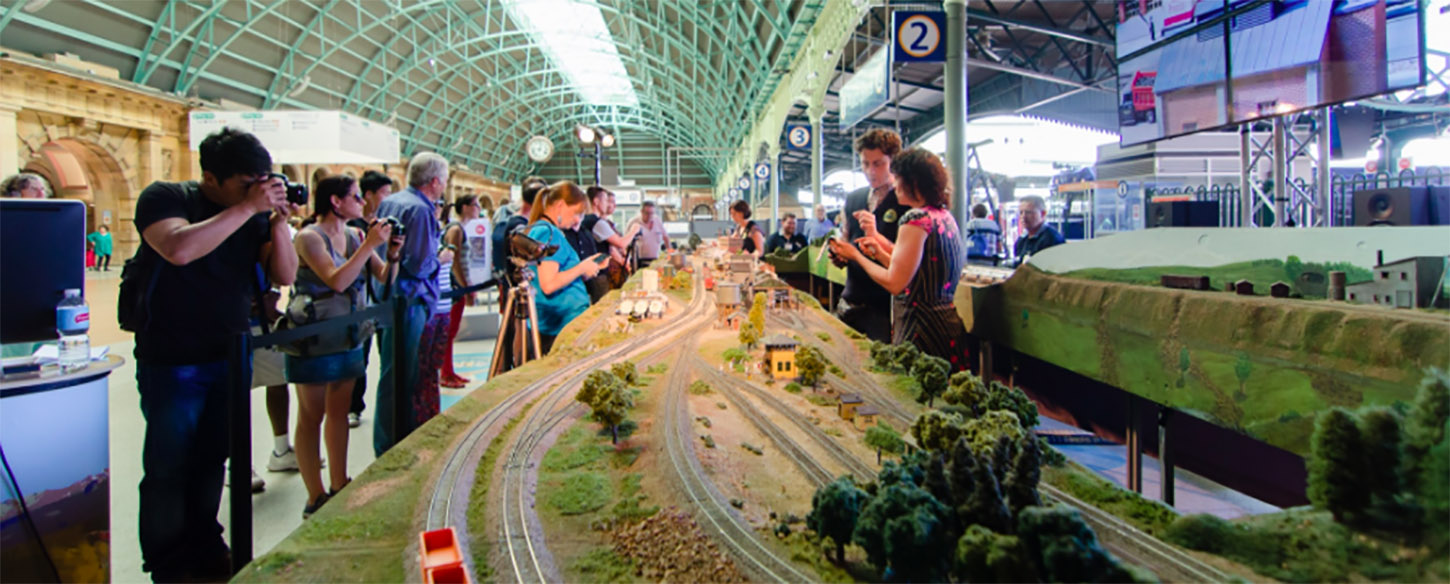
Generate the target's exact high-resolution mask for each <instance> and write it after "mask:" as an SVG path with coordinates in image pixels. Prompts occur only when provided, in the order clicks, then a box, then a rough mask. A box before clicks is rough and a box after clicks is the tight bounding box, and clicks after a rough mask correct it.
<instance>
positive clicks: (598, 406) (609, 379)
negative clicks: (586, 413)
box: [574, 371, 634, 444]
mask: <svg viewBox="0 0 1450 584" xmlns="http://www.w3.org/2000/svg"><path fill="white" fill-rule="evenodd" d="M574 399H575V400H576V401H579V402H582V403H584V405H587V406H589V409H590V412H591V413H592V415H593V416H594V420H595V421H597V422H599V423H600V424H601V425H603V426H604V427H606V428H609V433H610V441H611V442H612V443H613V444H619V424H620V423H621V422H623V421H624V420H625V417H626V416H627V415H628V413H629V408H632V407H634V396H633V395H632V394H631V393H630V392H629V390H628V388H626V387H625V385H624V382H622V381H620V379H619V377H616V376H615V375H614V373H611V372H609V371H594V372H592V373H590V374H589V376H588V377H585V378H584V385H583V387H581V388H580V389H579V393H578V395H576V396H575V397H574Z"/></svg>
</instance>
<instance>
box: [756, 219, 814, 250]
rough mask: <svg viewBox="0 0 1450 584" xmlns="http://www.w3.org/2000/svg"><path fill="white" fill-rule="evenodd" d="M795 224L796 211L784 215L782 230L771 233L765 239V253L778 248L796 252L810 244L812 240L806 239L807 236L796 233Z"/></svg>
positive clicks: (781, 223) (781, 224)
mask: <svg viewBox="0 0 1450 584" xmlns="http://www.w3.org/2000/svg"><path fill="white" fill-rule="evenodd" d="M795 226H796V220H795V213H786V214H785V215H782V216H781V218H780V231H777V232H775V233H772V234H770V237H768V238H766V240H765V253H767V254H769V253H771V252H774V251H775V250H777V249H784V250H785V251H787V252H789V253H795V252H798V251H800V250H802V249H805V247H806V246H808V245H810V242H808V241H806V236H804V235H801V234H799V233H796V231H795Z"/></svg>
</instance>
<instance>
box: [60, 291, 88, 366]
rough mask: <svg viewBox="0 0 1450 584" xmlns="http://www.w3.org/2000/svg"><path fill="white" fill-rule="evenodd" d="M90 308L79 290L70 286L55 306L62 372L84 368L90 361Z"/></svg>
mask: <svg viewBox="0 0 1450 584" xmlns="http://www.w3.org/2000/svg"><path fill="white" fill-rule="evenodd" d="M90 328H91V308H90V307H89V306H87V305H86V299H85V297H83V296H81V291H80V290H78V289H76V288H71V289H69V290H66V291H65V298H63V299H61V301H60V304H57V305H56V306H55V330H56V332H58V333H60V360H59V361H60V369H61V371H63V372H70V371H75V370H77V369H82V368H84V367H85V366H86V365H87V364H88V363H90V361H91V339H90V337H88V336H86V332H87V331H89V330H90Z"/></svg>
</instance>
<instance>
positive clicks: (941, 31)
mask: <svg viewBox="0 0 1450 584" xmlns="http://www.w3.org/2000/svg"><path fill="white" fill-rule="evenodd" d="M891 18H892V24H893V25H894V26H892V27H891V28H892V30H894V31H895V33H896V34H895V37H896V39H895V41H896V42H895V45H896V50H895V54H893V55H892V57H893V60H895V61H896V62H898V63H903V62H908V61H918V62H942V61H945V60H946V58H947V43H946V25H947V13H945V12H917V11H907V10H898V11H896V12H893V13H891Z"/></svg>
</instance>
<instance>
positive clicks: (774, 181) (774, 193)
mask: <svg viewBox="0 0 1450 584" xmlns="http://www.w3.org/2000/svg"><path fill="white" fill-rule="evenodd" d="M770 227H771V233H774V232H775V231H776V230H778V229H780V153H779V152H777V153H776V154H775V156H773V157H772V158H771V160H770Z"/></svg>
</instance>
